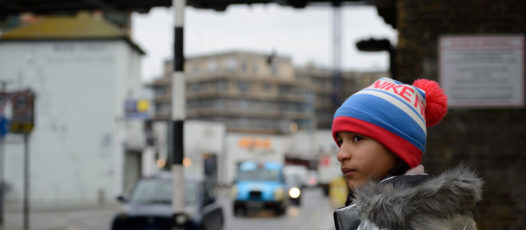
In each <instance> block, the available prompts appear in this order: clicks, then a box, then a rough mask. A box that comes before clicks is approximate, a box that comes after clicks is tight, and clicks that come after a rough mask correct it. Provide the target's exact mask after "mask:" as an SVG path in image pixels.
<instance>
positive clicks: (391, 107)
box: [332, 78, 482, 230]
mask: <svg viewBox="0 0 526 230" xmlns="http://www.w3.org/2000/svg"><path fill="white" fill-rule="evenodd" d="M446 112H447V97H446V95H445V94H444V93H443V90H442V89H441V88H440V87H439V85H438V83H436V82H434V81H430V80H424V79H421V80H417V81H415V82H414V83H413V85H407V84H403V83H401V82H398V81H395V80H392V79H389V78H381V79H379V80H377V81H376V82H374V83H373V84H372V85H371V86H369V87H367V88H365V89H362V90H360V91H359V92H357V93H355V94H353V95H352V96H350V97H349V98H348V99H347V100H346V101H345V102H344V103H343V104H342V105H341V106H340V108H338V109H337V110H336V113H335V115H334V120H333V125H332V134H333V137H334V140H335V141H336V144H337V145H338V146H339V148H340V149H339V151H338V155H337V158H338V161H340V163H341V170H342V173H343V175H344V176H345V178H346V180H347V182H348V185H349V188H350V189H351V191H352V192H351V195H350V196H349V198H348V202H347V204H346V205H348V206H346V207H344V208H340V209H337V210H336V211H335V212H334V222H335V226H336V229H337V230H347V229H370V230H372V229H389V230H395V229H476V225H475V222H474V221H473V218H472V210H473V209H474V207H475V204H476V203H477V202H478V201H480V199H481V186H482V181H481V180H480V179H479V178H478V177H477V176H476V175H475V174H474V173H472V172H471V171H469V170H468V169H466V168H464V167H457V168H455V169H453V170H450V171H448V172H445V173H443V174H441V175H439V176H436V177H431V176H429V175H427V174H425V173H423V167H422V166H421V165H420V162H421V159H422V154H423V152H424V149H425V143H426V133H427V129H426V128H427V127H430V126H433V125H435V124H437V123H439V122H440V120H442V118H443V117H444V116H445V114H446ZM408 174H412V175H408Z"/></svg>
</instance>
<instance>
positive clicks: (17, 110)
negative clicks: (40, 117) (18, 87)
mask: <svg viewBox="0 0 526 230" xmlns="http://www.w3.org/2000/svg"><path fill="white" fill-rule="evenodd" d="M34 100H35V95H34V94H33V92H31V91H30V90H26V91H17V92H14V93H12V95H11V104H12V106H13V117H12V119H11V130H10V131H11V132H12V133H21V134H28V133H30V132H31V131H32V130H33V127H34Z"/></svg>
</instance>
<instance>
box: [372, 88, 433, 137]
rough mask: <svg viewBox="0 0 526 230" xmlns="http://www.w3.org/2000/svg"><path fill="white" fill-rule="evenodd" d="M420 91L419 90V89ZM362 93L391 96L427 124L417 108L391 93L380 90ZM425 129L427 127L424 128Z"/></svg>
mask: <svg viewBox="0 0 526 230" xmlns="http://www.w3.org/2000/svg"><path fill="white" fill-rule="evenodd" d="M417 90H418V89H417ZM362 91H376V92H380V93H383V94H385V95H386V96H389V97H392V98H394V99H396V100H398V101H400V102H402V103H403V104H404V105H406V106H407V108H409V109H411V110H412V111H413V112H414V113H415V114H416V115H417V116H418V118H420V120H421V121H422V122H424V124H425V123H426V121H425V120H424V118H423V117H422V115H420V112H418V111H416V109H415V107H413V106H411V105H410V104H409V103H407V101H404V100H402V99H400V98H399V97H397V96H395V95H393V94H392V93H389V92H386V91H385V90H380V89H363V90H362ZM424 128H425V127H424Z"/></svg>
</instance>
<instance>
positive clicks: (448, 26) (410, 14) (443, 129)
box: [396, 0, 526, 229]
mask: <svg viewBox="0 0 526 230" xmlns="http://www.w3.org/2000/svg"><path fill="white" fill-rule="evenodd" d="M396 12H397V21H396V23H397V29H398V31H399V43H398V47H397V49H398V53H397V57H396V61H397V62H396V63H397V66H398V71H399V79H400V80H402V81H405V82H412V80H414V79H415V78H417V77H425V78H430V79H434V80H436V79H437V74H438V73H437V69H438V50H437V44H438V40H439V36H440V35H444V34H449V35H453V34H525V33H526V1H519V0H516V1H514V0H508V1H495V0H441V1H432V0H421V1H419V0H398V1H397V2H396ZM428 135H429V136H428V145H427V150H426V154H425V155H424V165H425V166H426V169H427V171H428V172H430V173H434V174H436V173H439V172H440V171H442V170H445V169H447V168H451V167H452V166H454V165H456V164H458V163H460V162H464V163H466V164H468V165H471V166H472V167H474V168H475V169H476V170H477V171H478V172H479V174H480V175H481V176H482V177H483V178H484V180H485V184H484V187H483V189H484V192H483V198H484V200H483V201H482V202H481V203H480V204H479V205H478V207H477V210H476V212H475V220H476V222H477V225H478V227H479V229H524V228H525V226H526V110H525V109H524V108H522V109H477V110H468V109H451V110H450V111H449V113H448V115H447V116H446V118H445V119H444V121H443V122H442V123H441V124H439V125H438V126H436V127H433V128H430V130H429V132H428Z"/></svg>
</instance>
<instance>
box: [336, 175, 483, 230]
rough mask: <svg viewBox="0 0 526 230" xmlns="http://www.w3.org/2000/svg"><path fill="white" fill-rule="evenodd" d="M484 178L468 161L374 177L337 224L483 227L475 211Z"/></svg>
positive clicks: (385, 228) (340, 228)
mask: <svg viewBox="0 0 526 230" xmlns="http://www.w3.org/2000/svg"><path fill="white" fill-rule="evenodd" d="M481 187H482V180H481V179H480V178H478V177H477V176H476V175H475V174H474V173H473V172H472V171H470V170H468V169H467V168H465V167H462V166H460V167H456V168H454V169H452V170H449V171H446V172H444V173H442V174H440V175H438V176H435V177H431V176H427V175H422V174H418V175H403V176H396V177H391V178H387V179H385V180H383V181H381V182H379V183H378V182H376V183H375V182H369V183H368V184H366V185H364V186H363V187H361V188H359V189H357V190H356V191H354V198H353V199H352V204H351V205H349V206H347V207H344V208H340V209H337V210H336V211H335V212H334V222H335V227H336V229H337V230H349V229H359V230H373V229H374V230H376V229H378V230H380V229H381V230H395V229H415V230H416V229H466V230H467V229H477V227H476V224H475V222H474V221H473V217H472V211H473V209H474V208H475V205H476V203H477V202H478V201H480V200H481V193H482V191H481Z"/></svg>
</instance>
